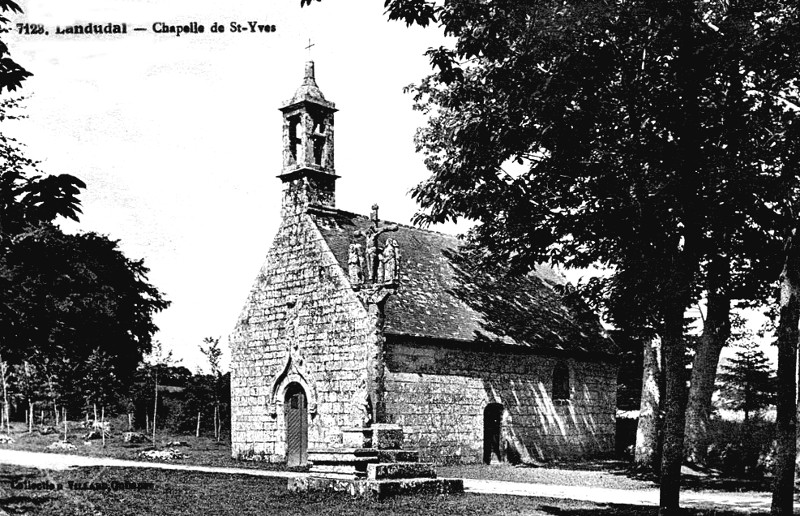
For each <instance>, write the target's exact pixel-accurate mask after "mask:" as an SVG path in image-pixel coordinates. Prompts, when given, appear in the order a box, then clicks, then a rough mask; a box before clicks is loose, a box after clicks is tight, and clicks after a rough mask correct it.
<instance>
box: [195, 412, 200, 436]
mask: <svg viewBox="0 0 800 516" xmlns="http://www.w3.org/2000/svg"><path fill="white" fill-rule="evenodd" d="M194 436H195V437H200V411H199V410H198V411H197V429H196V430H195V431H194Z"/></svg>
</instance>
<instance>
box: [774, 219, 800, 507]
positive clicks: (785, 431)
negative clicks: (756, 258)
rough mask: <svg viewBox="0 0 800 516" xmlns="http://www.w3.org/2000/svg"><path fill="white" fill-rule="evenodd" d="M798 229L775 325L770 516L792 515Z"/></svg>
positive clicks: (799, 313) (799, 312) (799, 311)
mask: <svg viewBox="0 0 800 516" xmlns="http://www.w3.org/2000/svg"><path fill="white" fill-rule="evenodd" d="M795 238H797V228H793V229H792V231H791V233H790V234H789V235H788V238H787V240H786V244H785V249H784V264H783V270H782V271H781V278H780V288H781V290H780V321H779V323H778V330H777V334H778V338H777V342H778V378H777V380H778V386H777V392H778V395H777V398H776V404H775V405H776V409H777V414H776V419H775V444H776V446H775V473H774V478H773V483H772V507H771V510H770V513H771V514H773V515H790V514H792V505H793V503H794V468H795V459H796V454H797V443H796V438H797V399H796V398H797V396H796V388H797V379H796V376H795V375H796V374H797V339H798V335H799V334H800V332H798V323H799V322H800V245H798V242H795Z"/></svg>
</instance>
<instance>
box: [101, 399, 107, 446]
mask: <svg viewBox="0 0 800 516" xmlns="http://www.w3.org/2000/svg"><path fill="white" fill-rule="evenodd" d="M100 410H101V412H100V436H101V437H102V438H103V448H105V447H106V408H105V407H102V408H101V409H100Z"/></svg>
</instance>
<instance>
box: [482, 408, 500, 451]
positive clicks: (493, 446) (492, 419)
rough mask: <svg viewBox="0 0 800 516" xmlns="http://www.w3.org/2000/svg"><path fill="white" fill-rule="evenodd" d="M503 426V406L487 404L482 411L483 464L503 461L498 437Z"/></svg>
mask: <svg viewBox="0 0 800 516" xmlns="http://www.w3.org/2000/svg"><path fill="white" fill-rule="evenodd" d="M502 426H503V405H501V404H500V403H489V404H488V405H486V409H485V410H484V411H483V462H485V463H486V464H491V463H492V461H493V460H494V461H497V462H502V461H503V450H502V447H501V446H500V440H501V439H500V436H501V434H502Z"/></svg>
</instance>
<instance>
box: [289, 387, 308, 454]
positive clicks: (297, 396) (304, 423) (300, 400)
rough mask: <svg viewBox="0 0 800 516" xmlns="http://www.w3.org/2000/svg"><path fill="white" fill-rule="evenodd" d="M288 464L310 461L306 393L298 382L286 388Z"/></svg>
mask: <svg viewBox="0 0 800 516" xmlns="http://www.w3.org/2000/svg"><path fill="white" fill-rule="evenodd" d="M283 406H284V409H285V413H286V465H287V466H305V465H306V463H307V461H308V409H307V408H306V393H305V391H304V390H303V388H302V387H301V386H300V384H298V383H291V384H289V386H288V387H287V388H286V400H285V403H284V405H283Z"/></svg>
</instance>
